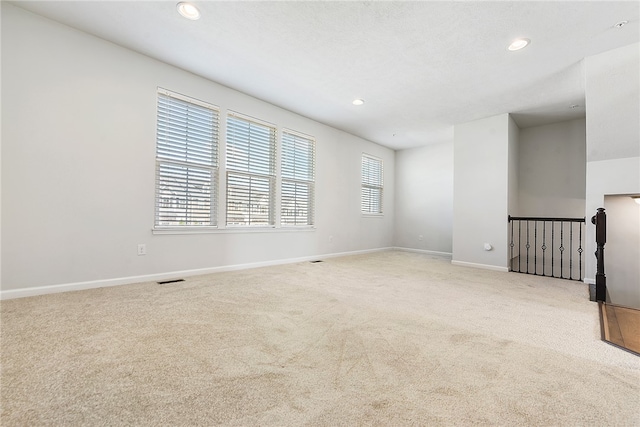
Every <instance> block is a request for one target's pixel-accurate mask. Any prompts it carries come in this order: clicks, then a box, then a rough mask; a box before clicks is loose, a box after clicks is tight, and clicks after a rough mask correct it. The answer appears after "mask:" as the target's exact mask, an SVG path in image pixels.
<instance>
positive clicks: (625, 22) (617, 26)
mask: <svg viewBox="0 0 640 427" xmlns="http://www.w3.org/2000/svg"><path fill="white" fill-rule="evenodd" d="M628 23H629V21H620V22H618V23H617V24H616V25H614V26H613V27H614V28H622V27H624V26H625V25H627V24H628Z"/></svg>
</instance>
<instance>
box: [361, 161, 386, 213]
mask: <svg viewBox="0 0 640 427" xmlns="http://www.w3.org/2000/svg"><path fill="white" fill-rule="evenodd" d="M382 190H383V175H382V160H381V159H378V158H376V157H373V156H370V155H368V154H363V155H362V199H361V209H362V213H366V214H381V213H382Z"/></svg>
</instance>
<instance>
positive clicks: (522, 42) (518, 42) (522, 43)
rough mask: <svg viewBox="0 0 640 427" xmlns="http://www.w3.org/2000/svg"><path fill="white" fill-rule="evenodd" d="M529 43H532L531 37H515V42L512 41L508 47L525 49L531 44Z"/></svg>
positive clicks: (510, 48)
mask: <svg viewBox="0 0 640 427" xmlns="http://www.w3.org/2000/svg"><path fill="white" fill-rule="evenodd" d="M529 43H531V40H529V39H515V40H514V41H513V42H511V44H510V45H509V47H508V48H507V49H509V50H511V51H513V50H520V49H524V48H525V47H527V46H528V45H529Z"/></svg>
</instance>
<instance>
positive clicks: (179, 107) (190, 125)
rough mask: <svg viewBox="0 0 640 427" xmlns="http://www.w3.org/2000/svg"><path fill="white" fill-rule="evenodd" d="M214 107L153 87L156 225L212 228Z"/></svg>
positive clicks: (215, 151)
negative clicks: (155, 99)
mask: <svg viewBox="0 0 640 427" xmlns="http://www.w3.org/2000/svg"><path fill="white" fill-rule="evenodd" d="M218 117H219V112H218V110H217V109H216V108H215V107H214V106H212V105H209V104H206V103H204V102H201V101H198V100H195V99H192V98H189V97H186V96H183V95H179V94H176V93H172V92H169V91H166V90H164V89H160V90H158V116H157V134H156V207H155V212H156V213H155V226H156V227H180V226H215V225H216V217H217V214H216V211H217V193H218V191H217V189H218V187H217V182H218Z"/></svg>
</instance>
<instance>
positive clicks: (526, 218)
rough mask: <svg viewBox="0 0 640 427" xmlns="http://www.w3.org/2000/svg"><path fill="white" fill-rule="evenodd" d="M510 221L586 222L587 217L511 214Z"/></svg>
mask: <svg viewBox="0 0 640 427" xmlns="http://www.w3.org/2000/svg"><path fill="white" fill-rule="evenodd" d="M509 221H560V222H585V221H586V217H582V218H550V217H549V218H548V217H541V216H511V215H509Z"/></svg>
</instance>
